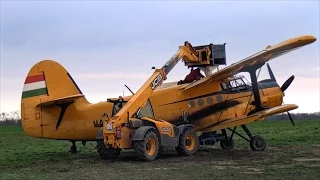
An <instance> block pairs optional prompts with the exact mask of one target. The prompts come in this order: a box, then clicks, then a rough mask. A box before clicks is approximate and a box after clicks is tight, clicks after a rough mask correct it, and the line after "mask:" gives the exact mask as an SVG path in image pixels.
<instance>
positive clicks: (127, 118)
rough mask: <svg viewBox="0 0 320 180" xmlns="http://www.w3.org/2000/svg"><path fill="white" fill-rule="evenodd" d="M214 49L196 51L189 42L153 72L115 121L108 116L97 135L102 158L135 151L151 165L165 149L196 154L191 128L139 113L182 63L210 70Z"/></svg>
mask: <svg viewBox="0 0 320 180" xmlns="http://www.w3.org/2000/svg"><path fill="white" fill-rule="evenodd" d="M212 47H213V45H212V44H210V45H205V46H198V47H197V50H196V49H195V48H194V47H192V45H191V44H190V43H189V42H187V41H186V42H185V43H184V46H180V47H179V50H178V52H177V53H176V54H175V55H174V56H173V57H172V58H171V59H170V60H169V61H167V62H166V63H165V65H164V66H163V67H162V68H161V69H156V70H155V71H154V73H153V74H152V76H151V77H150V78H149V79H148V80H147V81H146V82H145V83H144V84H143V85H142V87H141V88H140V89H139V90H138V91H137V92H136V93H135V94H134V95H133V96H132V97H131V98H130V100H129V101H128V102H127V103H126V104H125V105H124V106H123V107H122V108H121V109H120V111H118V112H117V113H116V114H115V115H114V116H113V117H110V116H109V115H107V118H106V120H105V122H104V125H103V130H102V132H103V133H102V132H101V129H100V131H99V132H98V135H97V141H98V145H99V143H100V145H102V146H104V147H103V148H101V147H100V149H99V150H98V152H99V154H100V156H102V157H109V158H110V157H112V158H116V157H117V156H118V155H119V153H120V151H121V149H130V148H133V149H134V151H135V154H136V156H137V157H138V158H139V159H141V160H144V161H152V160H154V159H155V158H156V157H157V155H158V153H159V151H161V149H162V148H163V147H165V146H170V147H175V148H176V150H177V152H178V153H179V154H181V155H192V154H194V153H195V152H196V151H197V149H198V146H199V140H198V136H197V134H196V132H195V131H193V129H192V127H193V126H192V125H191V124H188V123H187V122H185V123H182V124H180V125H178V126H177V125H174V124H171V123H169V122H166V121H164V120H160V119H153V118H151V117H141V114H140V110H141V107H143V106H144V105H145V104H146V103H147V101H148V99H149V97H150V96H151V94H152V93H153V91H154V90H155V89H156V88H157V87H158V86H159V85H161V84H162V82H163V81H165V80H166V79H167V74H168V73H169V72H170V71H171V70H172V69H173V67H174V66H175V65H176V64H177V63H178V62H179V61H180V60H181V59H182V60H183V61H184V63H185V65H186V66H187V65H189V66H209V65H210V63H211V62H212V54H211V53H212ZM99 134H100V135H99ZM101 134H103V137H101ZM102 139H103V144H102V141H101V140H102Z"/></svg>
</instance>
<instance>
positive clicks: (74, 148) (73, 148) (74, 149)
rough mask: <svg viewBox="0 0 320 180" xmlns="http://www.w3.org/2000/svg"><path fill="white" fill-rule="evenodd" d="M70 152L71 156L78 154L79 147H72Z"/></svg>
mask: <svg viewBox="0 0 320 180" xmlns="http://www.w3.org/2000/svg"><path fill="white" fill-rule="evenodd" d="M70 152H71V154H75V153H77V146H71V148H70Z"/></svg>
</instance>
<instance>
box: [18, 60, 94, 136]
mask: <svg viewBox="0 0 320 180" xmlns="http://www.w3.org/2000/svg"><path fill="white" fill-rule="evenodd" d="M79 99H81V101H84V102H85V103H88V101H87V100H86V99H85V97H84V95H83V94H82V92H81V90H80V89H79V87H78V85H77V84H76V83H75V81H74V80H73V78H72V77H71V75H70V74H69V73H68V71H67V70H66V69H65V68H64V67H63V66H62V65H60V64H59V63H58V62H56V61H52V60H43V61H40V62H38V63H36V64H35V65H34V66H33V67H32V68H31V69H30V71H29V73H28V75H27V77H26V80H25V82H24V85H23V90H22V96H21V122H22V124H23V127H24V129H25V131H26V132H28V133H29V135H30V136H34V137H41V136H42V126H43V122H42V121H43V120H42V118H43V116H44V115H45V114H44V112H43V111H44V108H46V107H48V108H50V106H54V105H58V106H59V105H60V104H66V103H68V104H72V103H73V102H75V101H76V100H79ZM50 111H51V110H49V111H47V112H50ZM52 111H56V109H52Z"/></svg>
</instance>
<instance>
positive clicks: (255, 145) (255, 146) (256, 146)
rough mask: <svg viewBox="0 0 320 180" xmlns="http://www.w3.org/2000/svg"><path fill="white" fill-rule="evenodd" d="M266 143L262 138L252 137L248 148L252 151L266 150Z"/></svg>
mask: <svg viewBox="0 0 320 180" xmlns="http://www.w3.org/2000/svg"><path fill="white" fill-rule="evenodd" d="M266 145H267V143H266V141H265V140H264V138H263V137H262V136H259V135H257V136H253V137H252V138H251V141H250V148H251V149H252V150H253V151H263V150H264V149H265V148H266Z"/></svg>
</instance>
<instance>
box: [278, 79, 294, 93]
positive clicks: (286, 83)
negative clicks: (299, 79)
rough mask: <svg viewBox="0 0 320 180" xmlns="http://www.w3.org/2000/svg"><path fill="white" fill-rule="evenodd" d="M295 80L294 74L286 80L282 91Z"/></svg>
mask: <svg viewBox="0 0 320 180" xmlns="http://www.w3.org/2000/svg"><path fill="white" fill-rule="evenodd" d="M293 80H294V75H292V76H291V77H289V79H287V80H286V82H284V83H283V84H282V86H281V90H282V92H284V91H285V90H286V89H287V88H288V87H289V86H290V84H291V83H292V81H293Z"/></svg>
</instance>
